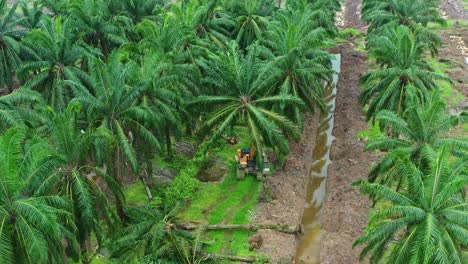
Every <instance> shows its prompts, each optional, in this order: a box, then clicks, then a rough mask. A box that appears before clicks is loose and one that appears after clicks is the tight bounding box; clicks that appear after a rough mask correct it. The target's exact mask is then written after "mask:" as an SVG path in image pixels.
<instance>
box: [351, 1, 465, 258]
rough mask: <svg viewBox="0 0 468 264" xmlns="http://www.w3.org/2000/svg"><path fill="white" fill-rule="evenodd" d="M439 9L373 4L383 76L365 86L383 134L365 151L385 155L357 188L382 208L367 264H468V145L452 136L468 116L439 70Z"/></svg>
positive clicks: (372, 217)
mask: <svg viewBox="0 0 468 264" xmlns="http://www.w3.org/2000/svg"><path fill="white" fill-rule="evenodd" d="M437 8H438V1H430V0H426V1H408V0H402V1H384V0H364V1H363V9H362V10H363V16H362V19H363V21H365V22H367V23H368V25H369V28H368V35H367V51H368V54H369V62H370V63H371V64H372V65H375V69H372V70H369V71H368V72H367V73H366V74H365V75H364V76H362V79H361V85H362V87H363V91H362V93H361V96H360V98H359V99H360V102H361V104H362V106H365V107H366V109H367V119H368V120H370V121H372V123H373V124H374V123H375V124H377V125H378V126H379V127H380V129H381V132H382V133H383V136H381V137H378V138H374V139H371V140H369V142H368V144H367V147H366V150H368V151H380V152H382V158H381V159H380V160H379V161H378V162H377V163H376V164H375V165H374V166H373V167H372V168H371V170H370V173H369V178H368V181H359V182H356V183H355V185H357V186H358V187H359V188H360V189H361V191H362V192H363V193H365V194H367V195H368V196H369V198H370V199H371V200H372V201H373V204H374V206H373V207H374V208H373V209H372V210H371V212H370V214H369V223H368V226H367V228H366V230H365V234H364V235H363V236H362V237H360V238H359V239H357V240H356V241H355V243H354V245H355V246H357V245H364V247H363V249H362V252H361V258H362V259H364V258H365V257H366V256H369V257H370V262H371V263H460V264H461V263H466V262H467V252H466V247H467V246H468V217H467V216H468V203H467V201H466V186H467V184H468V158H467V157H468V138H467V137H463V138H453V137H450V134H449V131H451V129H452V128H455V127H456V126H457V125H458V124H460V123H461V122H463V121H465V122H466V117H467V116H466V113H461V114H460V115H457V116H453V115H448V114H447V113H446V112H447V109H446V103H445V101H444V99H443V98H442V97H441V95H440V94H441V93H440V90H441V89H440V88H439V82H440V81H442V80H445V81H450V82H452V81H451V80H450V79H449V78H447V77H446V76H444V75H441V74H437V73H435V72H434V70H433V69H432V68H431V67H430V65H429V64H428V61H427V59H426V58H427V57H429V56H430V55H432V56H436V55H437V51H438V49H439V47H440V45H441V43H440V39H439V38H438V37H437V35H436V34H435V33H433V32H431V31H429V30H428V29H427V27H426V26H427V25H428V23H441V24H444V23H445V21H444V20H443V19H441V18H440V17H439V14H438V11H437Z"/></svg>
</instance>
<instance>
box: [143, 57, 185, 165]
mask: <svg viewBox="0 0 468 264" xmlns="http://www.w3.org/2000/svg"><path fill="white" fill-rule="evenodd" d="M167 59H169V60H167ZM172 61H173V60H171V58H170V57H168V56H164V55H162V56H161V54H158V53H155V54H153V56H151V57H147V58H146V59H145V61H144V64H143V67H142V70H141V78H140V79H141V80H143V82H142V83H141V85H143V86H144V87H146V99H147V100H148V102H147V103H148V107H149V108H151V109H152V111H153V113H155V115H157V119H158V120H159V121H158V125H159V126H160V128H162V130H163V131H164V132H159V133H157V134H159V135H160V136H164V138H165V141H166V151H167V154H168V157H169V159H170V158H172V142H171V134H172V130H174V129H175V130H176V131H179V130H181V129H182V127H183V124H182V119H183V117H185V116H187V113H186V111H185V109H184V106H185V100H186V99H188V98H191V97H192V93H191V92H190V90H191V89H190V86H189V85H187V83H188V82H190V80H187V79H186V77H187V76H190V74H187V75H185V74H184V75H181V74H180V72H181V70H185V72H186V73H189V72H190V69H189V68H190V67H186V65H178V64H174V63H172ZM186 125H188V124H186Z"/></svg>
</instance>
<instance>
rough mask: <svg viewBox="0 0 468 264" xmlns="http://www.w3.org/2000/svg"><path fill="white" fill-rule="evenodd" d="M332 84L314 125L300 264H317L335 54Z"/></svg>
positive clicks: (336, 62) (337, 57) (332, 118)
mask: <svg viewBox="0 0 468 264" xmlns="http://www.w3.org/2000/svg"><path fill="white" fill-rule="evenodd" d="M332 63H333V70H334V71H335V72H336V73H335V74H334V75H333V83H332V85H327V86H326V88H325V91H324V98H325V102H326V103H327V108H326V111H325V112H324V113H322V114H321V116H320V125H319V127H318V128H317V136H316V139H315V147H314V150H313V153H312V159H313V160H314V162H313V163H312V165H311V166H310V169H309V177H310V178H309V183H308V185H307V195H306V204H305V206H304V212H303V215H302V226H303V234H302V235H301V237H300V238H299V239H300V242H299V245H298V247H297V249H296V256H295V261H296V263H302V264H316V263H320V236H321V212H322V203H323V200H324V198H325V187H326V179H327V172H328V165H330V163H331V162H330V149H331V144H332V142H333V140H334V137H333V136H332V132H333V124H334V121H335V101H336V91H337V89H336V84H337V82H338V74H339V72H340V65H341V55H340V54H338V55H335V58H334V59H333V60H332Z"/></svg>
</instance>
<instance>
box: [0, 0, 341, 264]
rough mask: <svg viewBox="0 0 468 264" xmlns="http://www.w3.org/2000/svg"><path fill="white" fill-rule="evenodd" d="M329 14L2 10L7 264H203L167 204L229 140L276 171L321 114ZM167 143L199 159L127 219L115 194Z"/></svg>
mask: <svg viewBox="0 0 468 264" xmlns="http://www.w3.org/2000/svg"><path fill="white" fill-rule="evenodd" d="M169 2H170V3H169ZM282 2H283V3H282ZM339 7H340V5H339V3H338V1H337V0H336V1H335V0H333V1H330V0H314V1H307V0H290V1H287V3H284V1H270V0H245V1H239V0H183V1H175V2H174V1H164V0H127V1H121V0H38V1H20V3H19V4H15V5H13V6H7V3H6V1H5V0H0V93H2V94H3V96H1V97H0V121H1V122H0V134H1V135H0V183H1V187H2V188H1V189H0V258H1V261H2V263H65V262H67V261H81V262H84V263H88V262H90V261H92V260H93V258H94V256H95V255H96V254H98V253H99V252H101V250H102V249H105V251H107V252H109V256H110V258H113V259H117V260H119V261H122V262H125V263H127V262H128V263H131V262H143V263H200V262H201V261H203V263H207V262H209V261H210V260H209V259H207V258H208V257H207V255H206V254H204V253H203V246H204V245H203V244H202V243H198V241H199V239H198V236H197V235H196V234H193V233H190V232H186V231H182V230H179V229H178V228H177V225H176V218H177V212H178V211H177V210H176V209H177V208H178V205H183V204H184V203H185V200H186V199H188V198H190V197H192V196H193V194H194V192H195V191H196V189H197V188H198V185H199V183H198V180H197V179H196V178H195V176H196V175H197V174H198V171H199V170H200V166H201V164H204V163H206V161H207V159H208V157H209V155H210V148H211V147H212V146H213V145H216V144H219V142H221V140H222V139H223V138H226V137H227V138H231V137H233V136H234V137H235V135H236V130H237V129H244V130H247V131H248V135H249V137H250V141H251V142H252V143H253V144H255V146H256V148H257V151H258V153H262V152H263V151H264V150H265V149H267V148H268V149H272V150H273V151H274V152H275V153H276V156H277V157H278V158H279V159H280V160H284V159H285V157H286V155H287V154H288V149H289V148H288V138H294V139H298V138H299V135H300V131H301V128H302V120H303V114H304V113H305V112H307V111H313V110H314V109H321V108H322V107H323V106H324V103H323V101H322V99H321V98H322V84H323V83H325V82H329V80H330V78H331V76H332V70H331V63H330V55H329V54H328V53H327V52H326V51H324V50H323V49H324V48H327V47H331V46H333V38H334V36H335V34H336V33H337V30H336V28H335V25H334V16H335V12H336V11H337V10H339ZM174 139H189V140H191V139H195V140H196V141H197V143H198V144H199V148H198V150H197V152H196V153H195V157H194V158H193V159H192V160H190V161H189V162H188V165H187V167H185V168H182V170H181V171H180V173H179V174H178V176H177V177H176V178H175V180H174V181H173V182H172V183H171V184H169V185H168V186H165V187H161V188H158V190H159V191H158V192H157V193H154V195H155V196H156V197H155V199H154V200H153V201H152V202H150V203H149V204H148V205H147V206H138V207H137V206H128V205H127V204H126V198H129V197H125V195H124V193H123V188H124V187H125V185H124V184H125V183H128V182H130V181H132V179H131V178H133V181H134V180H136V179H142V180H145V179H146V180H148V179H147V178H148V175H150V176H151V175H152V173H153V170H154V168H153V161H154V160H155V158H157V157H163V158H164V159H166V160H171V159H172V158H173V155H174V150H173V148H172V145H173V140H174ZM261 156H262V155H259V163H260V165H261V164H262V160H261ZM217 263H219V262H217Z"/></svg>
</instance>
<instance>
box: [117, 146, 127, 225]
mask: <svg viewBox="0 0 468 264" xmlns="http://www.w3.org/2000/svg"><path fill="white" fill-rule="evenodd" d="M121 164H122V163H121V160H120V148H119V147H117V148H116V150H115V153H114V177H115V180H116V181H117V183H118V184H119V185H120V186H121V187H122V178H121ZM115 207H116V210H117V215H118V216H119V218H120V221H121V222H122V225H124V226H127V216H126V215H125V212H124V206H123V203H122V201H121V199H120V198H119V197H116V201H115Z"/></svg>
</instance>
